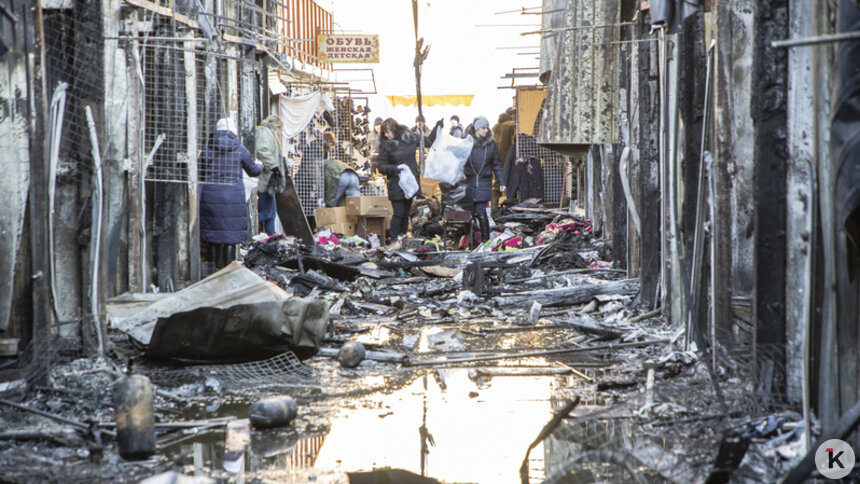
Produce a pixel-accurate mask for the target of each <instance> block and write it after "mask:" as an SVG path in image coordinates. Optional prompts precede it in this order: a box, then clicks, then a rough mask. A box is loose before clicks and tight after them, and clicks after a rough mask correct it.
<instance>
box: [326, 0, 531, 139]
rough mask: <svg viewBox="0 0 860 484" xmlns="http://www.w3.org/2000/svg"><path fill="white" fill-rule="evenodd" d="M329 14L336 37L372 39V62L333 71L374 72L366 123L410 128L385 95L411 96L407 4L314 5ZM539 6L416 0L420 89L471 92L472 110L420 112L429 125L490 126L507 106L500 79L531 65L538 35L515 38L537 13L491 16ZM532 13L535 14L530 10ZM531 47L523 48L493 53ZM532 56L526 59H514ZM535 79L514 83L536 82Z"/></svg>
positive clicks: (498, 0) (337, 1)
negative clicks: (375, 41)
mask: <svg viewBox="0 0 860 484" xmlns="http://www.w3.org/2000/svg"><path fill="white" fill-rule="evenodd" d="M319 3H320V5H321V6H323V7H324V8H326V9H329V10H330V11H331V12H332V15H333V19H334V23H335V32H336V33H340V32H341V30H342V31H343V33H362V34H378V35H379V44H380V60H379V63H378V64H337V65H336V68H340V67H344V68H350V67H369V68H372V69H373V70H374V75H375V78H376V89H377V92H378V93H379V94H378V95H376V96H371V99H370V107H371V108H372V110H373V111H372V113H371V116H372V117H376V116H381V117H383V118H385V117H389V116H392V117H395V118H396V119H397V120H398V121H400V122H401V123H403V124H407V125H408V126H412V124H414V121H415V116H416V115H417V110H416V109H415V108H405V107H403V106H398V107H396V108H395V107H392V106H391V104H390V103H389V102H388V100H387V99H386V98H385V97H384V96H386V95H408V94H411V95H414V94H415V76H414V69H413V67H412V59H413V55H414V52H415V34H414V30H413V24H412V2H411V0H361V1H359V0H319ZM540 4H541V2H540V1H538V0H525V1H523V0H420V1H419V20H418V24H419V25H418V29H419V36H422V37H424V39H425V44H427V43H429V44H430V45H431V47H430V55H429V57H428V58H427V61H426V62H425V64H424V69H423V71H422V82H421V91H422V94H424V95H429V94H474V95H475V99H474V101H473V103H472V106H471V107H468V108H467V107H463V106H443V107H438V106H437V107H432V108H428V107H425V110H424V113H425V117H426V119H427V120H428V123H430V122H435V120H436V119H439V118H440V117H444V118H446V120H447V118H448V117H450V115H451V114H455V113H456V114H458V115H459V116H460V119H461V120H462V121H463V124H464V125H465V124H468V123H469V122H471V119H472V118H473V117H474V116H477V115H483V116H486V117H487V119H489V120H490V124H493V123H494V122H495V121H496V119H497V118H498V115H499V113H500V112H502V111H504V110H505V109H506V108H507V107H508V106H511V105H512V96H513V94H514V91H513V90H512V89H498V87H499V86H503V85H510V80H509V79H508V80H505V79H500V78H501V77H502V76H503V75H505V74H506V73H509V72H511V70H512V69H513V68H514V67H517V68H523V67H537V66H538V60H537V55H536V54H535V53H537V52H538V51H539V48H538V42H539V38H538V36H537V35H529V36H521V35H520V33H522V32H527V31H532V30H537V28H539V24H540V15H521V14H520V13H506V14H498V15H497V14H496V12H505V11H511V10H515V11H518V12H519V11H520V10H521V9H522V7H526V8H530V7H539V6H540ZM531 11H532V12H539V11H540V10H539V9H537V10H531ZM502 24H504V25H512V24H516V25H518V26H511V27H477V26H478V25H502ZM515 46H530V47H532V48H529V49H498V47H515ZM523 53H531V54H529V55H519V54H523ZM536 82H537V79H536V78H531V79H524V80H520V81H518V83H519V84H535V83H536ZM362 87H363V86H362Z"/></svg>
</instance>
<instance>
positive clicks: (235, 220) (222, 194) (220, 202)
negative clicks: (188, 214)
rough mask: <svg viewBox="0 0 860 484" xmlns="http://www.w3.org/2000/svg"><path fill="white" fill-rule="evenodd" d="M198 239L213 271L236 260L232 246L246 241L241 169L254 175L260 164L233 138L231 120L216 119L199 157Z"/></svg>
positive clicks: (243, 189)
mask: <svg viewBox="0 0 860 484" xmlns="http://www.w3.org/2000/svg"><path fill="white" fill-rule="evenodd" d="M199 164H200V170H201V172H202V173H203V174H204V176H203V177H202V179H201V184H200V239H201V240H202V241H203V242H205V243H206V244H207V254H208V259H209V261H210V262H214V264H215V270H218V269H221V268H222V267H224V266H226V265H227V264H229V263H230V262H232V261H233V260H235V259H236V244H239V243H242V242H244V241H245V240H247V239H248V209H247V205H246V204H245V185H244V183H243V182H242V170H243V169H244V170H245V173H247V174H248V175H249V176H257V175H259V174H260V172H262V171H263V165H261V164H258V163H254V158H253V157H252V156H251V153H249V152H248V150H247V149H245V147H244V146H242V144H241V143H240V142H239V137H238V136H236V126H235V124H234V123H233V120H232V119H229V118H223V119H220V120H218V123H217V124H216V126H215V132H214V133H213V134H212V136H211V138H210V140H209V143H207V145H206V146H205V147H204V148H203V152H202V153H201V154H200V160H199Z"/></svg>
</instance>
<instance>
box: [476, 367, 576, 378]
mask: <svg viewBox="0 0 860 484" xmlns="http://www.w3.org/2000/svg"><path fill="white" fill-rule="evenodd" d="M571 373H573V370H572V369H571V368H479V369H477V370H475V375H476V376H485V377H494V376H552V375H570V374H571Z"/></svg>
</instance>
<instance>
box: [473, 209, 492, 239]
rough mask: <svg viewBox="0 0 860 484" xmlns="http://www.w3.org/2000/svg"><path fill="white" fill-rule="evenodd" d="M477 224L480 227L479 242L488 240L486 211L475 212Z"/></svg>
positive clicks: (488, 221)
mask: <svg viewBox="0 0 860 484" xmlns="http://www.w3.org/2000/svg"><path fill="white" fill-rule="evenodd" d="M475 216H476V217H478V224H479V226H480V227H481V243H484V242H486V241H488V240H490V219H488V218H487V211H486V210H480V211H478V213H477V214H475Z"/></svg>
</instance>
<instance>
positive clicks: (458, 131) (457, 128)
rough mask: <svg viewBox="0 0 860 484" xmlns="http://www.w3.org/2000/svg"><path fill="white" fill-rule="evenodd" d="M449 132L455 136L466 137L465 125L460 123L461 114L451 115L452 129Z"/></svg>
mask: <svg viewBox="0 0 860 484" xmlns="http://www.w3.org/2000/svg"><path fill="white" fill-rule="evenodd" d="M449 134H450V135H451V136H453V137H455V138H465V137H466V134H465V132H464V131H463V125H462V124H460V116H457V115H456V114H455V115H453V116H451V130H450V131H449Z"/></svg>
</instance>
